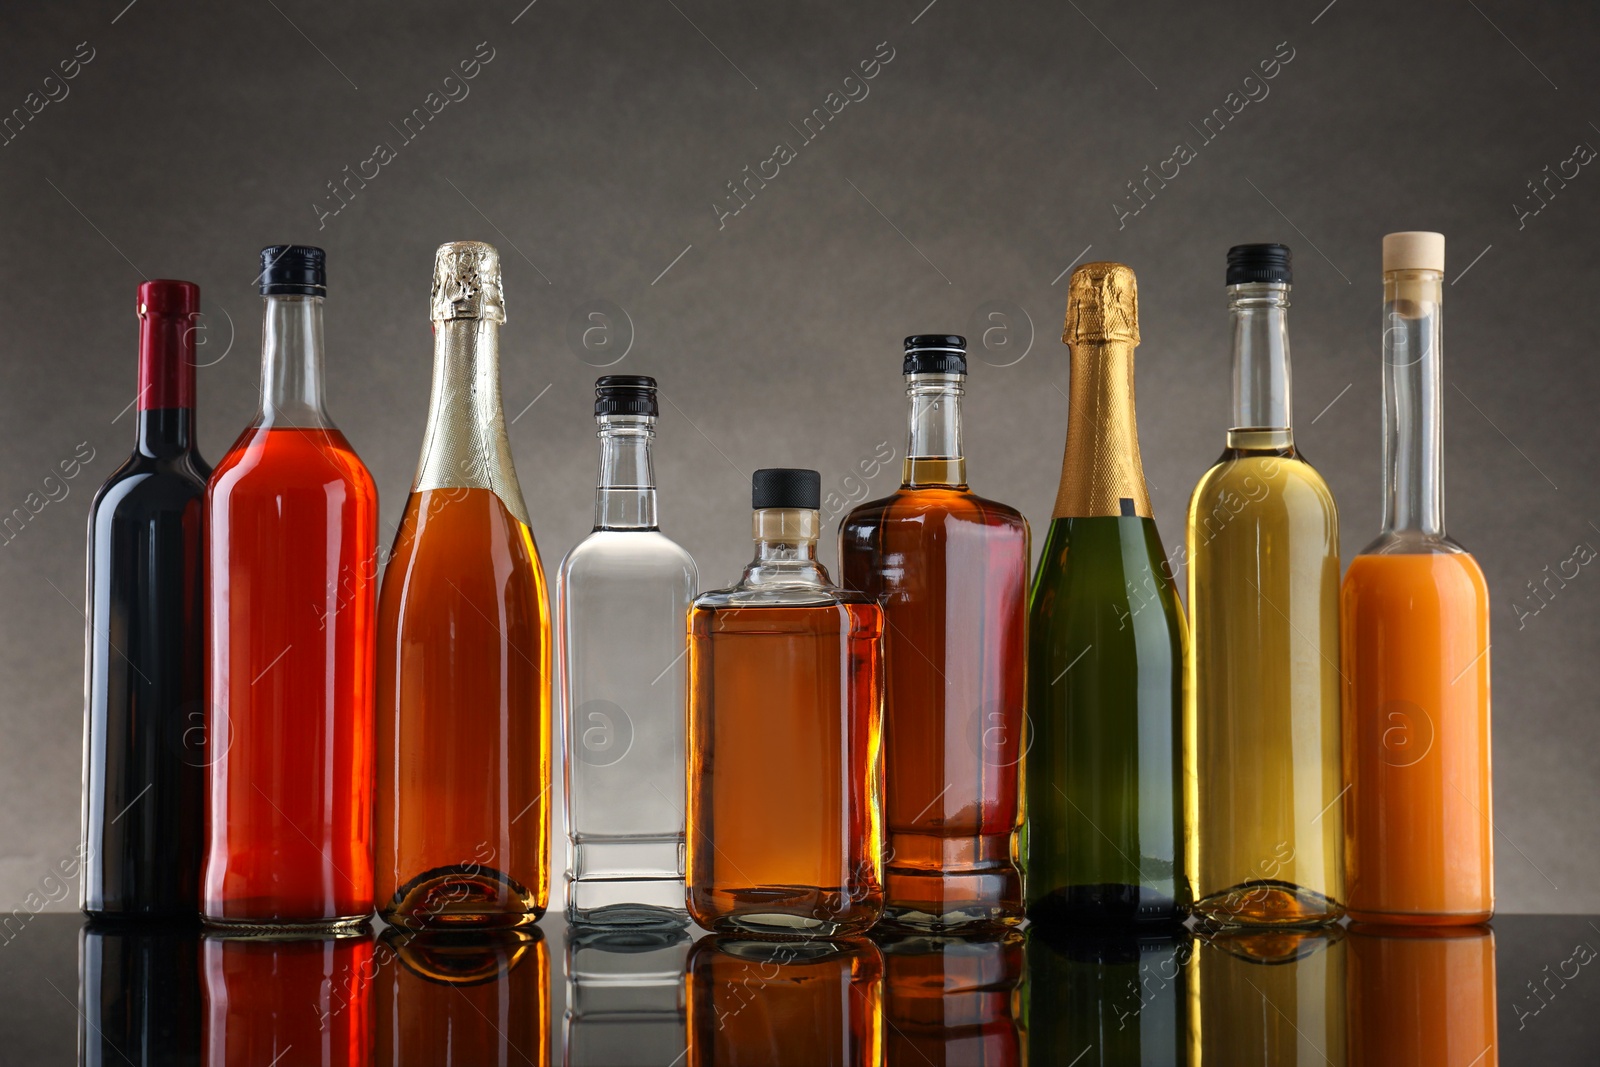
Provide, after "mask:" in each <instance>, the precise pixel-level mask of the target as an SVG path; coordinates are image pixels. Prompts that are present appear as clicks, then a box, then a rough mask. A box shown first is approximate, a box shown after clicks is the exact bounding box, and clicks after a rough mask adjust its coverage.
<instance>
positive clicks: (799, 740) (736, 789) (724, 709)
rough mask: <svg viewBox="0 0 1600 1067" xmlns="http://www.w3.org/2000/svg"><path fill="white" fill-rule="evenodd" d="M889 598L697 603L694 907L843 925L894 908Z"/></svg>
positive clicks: (810, 930) (791, 925) (797, 924)
mask: <svg viewBox="0 0 1600 1067" xmlns="http://www.w3.org/2000/svg"><path fill="white" fill-rule="evenodd" d="M881 627H882V614H881V613H880V611H879V609H878V606H877V605H876V604H870V603H851V602H844V603H839V602H833V603H826V604H820V605H818V606H815V607H810V606H802V607H789V606H760V607H715V608H711V607H706V606H703V605H698V604H697V605H696V606H695V607H694V608H692V609H691V610H690V613H689V632H690V648H689V676H690V682H689V685H690V701H689V730H688V739H689V810H688V827H689V833H688V842H687V845H688V876H689V877H688V882H689V888H688V906H689V913H690V915H691V916H692V917H693V918H694V920H695V922H697V923H699V924H700V925H701V926H703V927H705V928H706V929H708V930H718V931H725V930H746V931H753V932H763V933H777V934H784V933H788V934H816V935H822V936H832V935H835V934H840V933H850V932H855V931H861V930H865V929H866V928H867V927H869V926H871V925H872V924H873V923H874V922H875V921H876V920H877V918H878V915H879V913H880V911H881V910H882V907H883V887H882V885H881V882H880V873H881V853H882V848H883V839H882V831H881V828H880V821H879V819H880V816H879V803H880V797H879V793H880V790H881V788H882V786H881V782H882V774H883V764H882V753H881V751H880V745H881V735H880V725H879V722H880V713H881V709H880V704H879V702H880V700H881V694H880V693H879V690H878V687H879V678H880V674H879V670H880V666H879V662H878V660H879V656H880V654H881V653H880V642H879V635H880V630H881Z"/></svg>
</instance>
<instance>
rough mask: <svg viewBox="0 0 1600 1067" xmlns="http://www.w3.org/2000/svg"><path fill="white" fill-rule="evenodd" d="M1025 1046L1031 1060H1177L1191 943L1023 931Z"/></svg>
mask: <svg viewBox="0 0 1600 1067" xmlns="http://www.w3.org/2000/svg"><path fill="white" fill-rule="evenodd" d="M1026 955H1027V972H1026V977H1025V978H1024V980H1023V996H1022V1004H1023V1008H1022V1012H1023V1014H1022V1028H1023V1047H1024V1048H1025V1050H1026V1052H1027V1058H1028V1062H1029V1063H1030V1064H1036V1065H1037V1064H1072V1065H1073V1067H1146V1065H1148V1067H1156V1065H1158V1064H1159V1065H1160V1067H1183V1065H1185V1064H1188V1063H1189V1059H1188V1045H1187V1033H1188V1029H1189V1011H1190V1008H1189V997H1190V991H1191V988H1192V983H1193V976H1192V974H1191V970H1192V967H1193V958H1192V957H1193V944H1192V941H1191V939H1190V937H1189V935H1188V933H1186V932H1184V931H1183V930H1182V929H1181V928H1179V929H1177V930H1176V931H1175V932H1167V933H1165V934H1163V935H1148V934H1141V933H1138V932H1133V931H1129V932H1120V931H1099V930H1095V931H1062V930H1048V931H1047V930H1044V929H1042V928H1041V927H1039V926H1037V925H1035V926H1032V927H1030V928H1029V929H1028V931H1027V953H1026Z"/></svg>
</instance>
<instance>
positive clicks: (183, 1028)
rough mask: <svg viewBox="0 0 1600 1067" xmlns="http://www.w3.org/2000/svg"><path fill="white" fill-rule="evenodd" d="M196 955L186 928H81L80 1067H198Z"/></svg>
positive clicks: (194, 933)
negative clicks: (144, 1066) (154, 1066)
mask: <svg viewBox="0 0 1600 1067" xmlns="http://www.w3.org/2000/svg"><path fill="white" fill-rule="evenodd" d="M199 953H200V937H199V931H198V930H197V929H196V928H195V927H194V926H193V925H192V924H184V925H182V926H175V925H172V924H153V925H152V924H146V923H140V924H138V925H133V924H124V923H116V924H105V923H89V924H88V925H86V926H85V927H84V928H83V931H82V933H81V934H79V936H78V1010H79V1011H81V1012H82V1013H83V1014H82V1015H81V1017H80V1019H79V1026H78V1049H79V1052H80V1055H81V1057H82V1059H81V1062H82V1065H83V1067H113V1065H116V1067H121V1065H125V1064H128V1063H148V1064H161V1065H162V1067H191V1065H194V1064H198V1063H199V1062H200V965H199Z"/></svg>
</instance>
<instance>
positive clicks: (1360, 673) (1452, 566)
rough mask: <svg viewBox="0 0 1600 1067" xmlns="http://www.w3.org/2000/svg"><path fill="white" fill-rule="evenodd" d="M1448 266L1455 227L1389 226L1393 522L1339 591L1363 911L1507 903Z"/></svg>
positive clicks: (1402, 913)
mask: <svg viewBox="0 0 1600 1067" xmlns="http://www.w3.org/2000/svg"><path fill="white" fill-rule="evenodd" d="M1443 279H1444V237H1443V236H1442V235H1440V234H1437V233H1417V232H1407V233H1391V234H1389V235H1388V236H1387V237H1385V238H1384V239H1383V289H1384V315H1383V401H1384V404H1383V408H1384V413H1383V419H1384V422H1383V458H1384V503H1383V531H1382V532H1381V533H1380V534H1379V535H1378V539H1377V540H1375V541H1373V542H1372V544H1370V545H1368V546H1367V547H1366V548H1365V549H1363V550H1362V552H1361V554H1360V555H1359V556H1357V557H1356V558H1355V560H1353V561H1352V562H1351V564H1350V569H1349V571H1348V572H1347V573H1346V574H1345V579H1344V588H1343V590H1342V592H1341V598H1340V607H1341V611H1340V617H1341V628H1342V639H1341V646H1342V652H1343V655H1342V660H1343V666H1344V678H1345V699H1344V751H1345V768H1346V779H1347V782H1348V785H1349V795H1348V798H1347V800H1346V803H1347V804H1348V808H1347V811H1348V813H1349V815H1348V818H1347V820H1346V823H1345V826H1346V835H1347V836H1346V846H1345V847H1346V864H1347V893H1348V900H1349V912H1350V917H1351V918H1352V919H1354V920H1355V921H1356V922H1358V923H1362V922H1369V923H1400V924H1407V925H1471V924H1475V923H1481V922H1483V921H1485V920H1487V919H1488V918H1489V917H1490V915H1492V914H1493V912H1494V848H1493V845H1494V841H1493V837H1494V831H1493V801H1492V797H1491V791H1490V762H1489V590H1488V586H1487V585H1486V584H1485V582H1484V578H1483V571H1482V570H1481V569H1480V568H1479V566H1478V561H1477V560H1475V559H1473V558H1472V556H1471V555H1470V554H1469V553H1468V552H1467V550H1466V549H1464V548H1462V547H1461V546H1460V545H1458V544H1457V543H1456V542H1455V541H1454V540H1452V539H1451V538H1450V537H1449V536H1447V535H1446V534H1445V531H1444V474H1443V450H1444V435H1443V430H1442V417H1443V403H1442V401H1443V396H1442V386H1443V381H1442V378H1441V375H1442V373H1443V372H1442V368H1441V347H1442V305H1441V300H1442V297H1443Z"/></svg>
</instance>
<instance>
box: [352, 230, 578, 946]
mask: <svg viewBox="0 0 1600 1067" xmlns="http://www.w3.org/2000/svg"><path fill="white" fill-rule="evenodd" d="M431 307H432V311H431V314H432V318H433V398H432V402H431V403H430V405H429V409H428V427H427V430H426V432H425V435H424V438H423V445H422V457H421V459H420V460H419V461H418V464H417V477H416V481H415V482H414V483H413V485H412V490H411V496H410V498H409V499H408V500H407V501H406V510H405V515H404V517H403V518H402V519H401V521H400V529H399V532H398V533H396V535H395V542H394V552H393V553H392V554H391V556H390V559H389V565H388V569H387V571H386V572H385V574H384V582H383V596H382V599H381V601H380V603H379V612H378V754H379V756H378V800H377V904H378V911H379V913H380V914H381V915H382V916H383V920H384V922H387V923H389V924H390V925H393V926H401V927H406V928H409V929H444V928H462V927H479V928H486V927H510V926H522V925H525V924H528V923H532V922H535V921H537V920H538V918H539V916H541V915H543V914H544V910H545V907H546V906H547V905H548V903H549V899H550V870H549V861H548V858H547V849H548V843H549V829H550V814H549V812H550V808H549V801H550V645H551V642H550V611H549V605H548V600H547V598H546V595H545V580H544V569H543V567H542V566H541V564H540V561H539V549H538V547H537V546H536V545H535V544H534V540H533V532H532V530H531V529H530V528H529V521H528V510H527V505H526V504H525V503H524V502H523V498H522V488H521V486H520V485H519V484H518V482H517V472H516V469H515V467H513V466H512V462H511V445H510V442H509V441H508V440H507V437H506V428H505V416H504V414H503V412H502V410H501V404H500V325H501V323H503V322H504V321H505V304H504V301H503V299H502V295H501V287H500V257H499V254H498V253H497V252H496V251H495V250H494V248H493V247H491V246H489V245H486V244H484V243H482V242H481V241H456V242H452V243H450V244H445V245H441V246H440V247H439V251H438V254H437V256H436V259H435V264H434V276H433V289H432V300H431Z"/></svg>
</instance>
